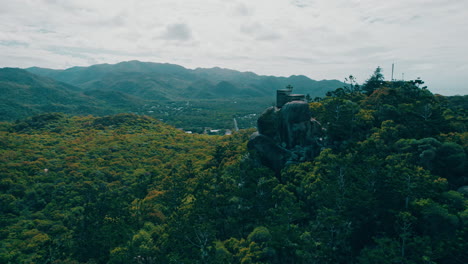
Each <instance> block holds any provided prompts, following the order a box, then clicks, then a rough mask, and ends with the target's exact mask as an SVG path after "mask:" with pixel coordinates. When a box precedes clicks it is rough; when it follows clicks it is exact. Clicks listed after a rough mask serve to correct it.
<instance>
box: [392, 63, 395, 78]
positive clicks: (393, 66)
mask: <svg viewBox="0 0 468 264" xmlns="http://www.w3.org/2000/svg"><path fill="white" fill-rule="evenodd" d="M394 69H395V63H392V82H393V80H394V79H393V70H394Z"/></svg>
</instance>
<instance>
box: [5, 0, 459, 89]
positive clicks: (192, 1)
mask: <svg viewBox="0 0 468 264" xmlns="http://www.w3.org/2000/svg"><path fill="white" fill-rule="evenodd" d="M467 48H468V0H386V1H375V0H250V1H248V0H245V1H244V0H239V1H236V0H229V1H227V0H184V1H182V0H133V1H131V0H126V1H124V0H106V1H104V0H0V67H21V68H25V67H31V66H39V67H47V68H56V69H58V68H68V67H72V66H88V65H92V64H98V63H117V62H120V61H128V60H140V61H151V62H167V63H174V64H179V65H182V66H184V67H186V68H192V69H193V68H197V67H202V68H210V67H215V66H218V67H222V68H229V69H235V70H239V71H252V72H255V73H257V74H261V75H276V76H289V75H299V74H302V75H306V76H308V77H310V78H312V79H316V80H322V79H338V80H344V78H345V77H347V76H348V75H350V74H352V75H354V76H355V77H356V78H357V79H358V82H360V83H362V82H364V81H365V80H366V79H367V78H369V76H370V75H371V74H372V72H373V71H374V70H375V68H376V67H377V66H381V67H382V68H383V70H384V72H383V73H384V75H385V77H386V79H390V78H391V68H392V63H393V62H394V63H395V74H394V77H395V78H398V79H401V78H403V76H404V79H405V80H409V79H415V78H417V77H421V78H422V79H423V80H424V81H425V82H426V85H428V87H429V89H430V90H431V91H432V92H434V93H440V94H443V95H453V94H468V85H467V84H466V83H467V80H466V77H468V51H467Z"/></svg>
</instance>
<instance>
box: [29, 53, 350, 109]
mask: <svg viewBox="0 0 468 264" xmlns="http://www.w3.org/2000/svg"><path fill="white" fill-rule="evenodd" d="M27 70H28V71H30V72H32V73H35V74H39V75H43V76H47V77H50V78H53V79H55V80H58V81H62V82H66V83H70V84H72V85H75V86H78V87H80V88H82V89H83V90H95V89H99V90H112V91H120V92H124V93H127V94H131V95H134V96H138V97H141V98H143V97H144V98H145V99H149V100H186V99H220V98H243V97H269V98H271V95H272V94H273V93H274V92H275V91H276V90H277V89H282V88H284V87H286V86H287V85H292V86H294V87H295V89H296V91H297V92H300V93H304V94H310V96H312V97H316V96H323V95H324V94H325V93H326V92H327V91H329V90H334V89H336V88H338V87H340V86H342V85H343V83H342V82H340V81H337V80H323V81H314V80H311V79H309V78H307V77H305V76H291V77H288V78H286V77H274V76H260V75H257V74H255V73H251V72H238V71H234V70H229V69H221V68H211V69H202V68H197V69H195V70H189V69H186V68H184V67H182V66H179V65H174V64H167V63H166V64H161V63H151V62H139V61H127V62H121V63H117V64H99V65H93V66H90V67H73V68H69V69H66V70H51V69H43V68H36V67H33V68H28V69H27Z"/></svg>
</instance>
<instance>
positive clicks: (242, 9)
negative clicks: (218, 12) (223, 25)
mask: <svg viewBox="0 0 468 264" xmlns="http://www.w3.org/2000/svg"><path fill="white" fill-rule="evenodd" d="M234 13H235V14H236V15H239V16H249V15H252V13H253V10H251V9H249V8H248V7H247V6H246V5H245V4H244V3H239V4H237V5H236V7H235V8H234Z"/></svg>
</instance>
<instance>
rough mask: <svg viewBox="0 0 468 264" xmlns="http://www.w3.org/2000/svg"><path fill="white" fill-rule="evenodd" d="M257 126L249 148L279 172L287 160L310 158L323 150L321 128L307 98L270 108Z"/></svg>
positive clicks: (290, 161)
mask: <svg viewBox="0 0 468 264" xmlns="http://www.w3.org/2000/svg"><path fill="white" fill-rule="evenodd" d="M257 128H258V132H255V133H254V134H253V135H252V136H251V138H250V140H249V143H248V149H249V150H250V151H251V153H253V154H254V155H253V156H254V157H257V158H258V159H259V160H260V161H261V163H262V164H263V165H264V166H267V167H269V168H271V169H273V170H274V171H275V172H276V173H277V174H279V172H280V171H281V169H283V168H284V167H285V166H287V165H288V164H291V163H297V162H303V161H310V160H312V159H313V158H314V157H315V156H316V155H318V153H319V152H320V148H321V144H320V143H321V137H322V128H321V126H320V124H319V123H318V122H317V121H315V120H314V119H312V118H311V113H310V110H309V105H308V104H307V103H306V102H303V101H293V102H289V103H287V104H285V105H284V106H283V107H282V108H277V107H269V108H267V109H266V110H265V111H264V112H263V113H262V114H261V115H260V117H259V118H258V120H257Z"/></svg>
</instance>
